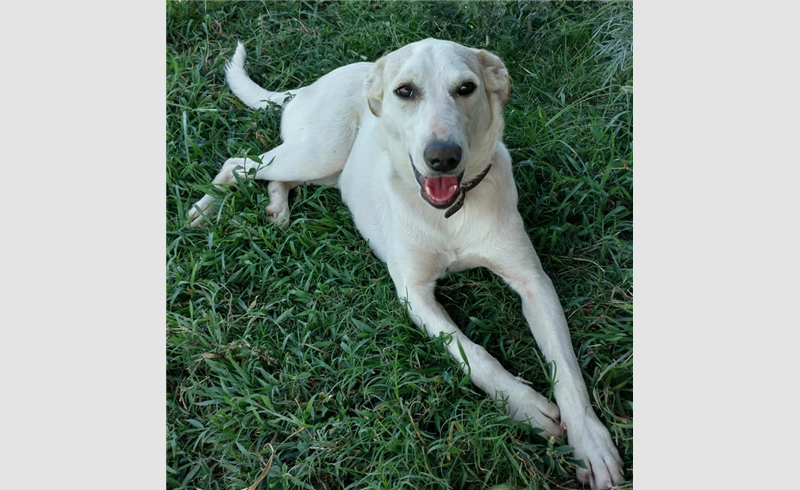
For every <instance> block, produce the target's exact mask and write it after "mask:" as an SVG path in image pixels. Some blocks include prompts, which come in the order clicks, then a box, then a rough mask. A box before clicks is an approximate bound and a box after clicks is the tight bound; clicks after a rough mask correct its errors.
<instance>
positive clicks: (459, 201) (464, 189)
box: [444, 163, 492, 219]
mask: <svg viewBox="0 0 800 490" xmlns="http://www.w3.org/2000/svg"><path fill="white" fill-rule="evenodd" d="M491 168H492V164H491V163H490V164H489V166H488V167H486V169H485V170H484V171H483V172H481V173H480V175H478V176H477V177H475V178H474V179H472V180H470V181H469V182H467V183H466V184H462V185H461V192H459V194H458V198H457V199H456V202H455V203H454V204H453V205H452V206H450V208H449V209H448V210H447V211H446V212H445V213H444V217H445V219H447V218H449V217H450V216H453V215H454V214H456V212H458V210H459V209H461V208H462V207H464V199H465V198H466V196H467V191H468V190H471V189H474V188H475V186H477V185H478V184H480V183H481V181H482V180H483V178H484V177H486V174H488V173H489V170H491Z"/></svg>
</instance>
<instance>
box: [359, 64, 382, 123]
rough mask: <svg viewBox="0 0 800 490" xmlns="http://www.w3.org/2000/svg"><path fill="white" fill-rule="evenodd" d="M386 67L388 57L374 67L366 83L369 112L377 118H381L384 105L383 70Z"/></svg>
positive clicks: (365, 93) (365, 92)
mask: <svg viewBox="0 0 800 490" xmlns="http://www.w3.org/2000/svg"><path fill="white" fill-rule="evenodd" d="M384 66H386V57H385V56H384V57H383V58H381V59H379V60H378V61H376V62H375V64H374V65H373V66H372V71H370V72H369V76H367V79H366V80H365V81H364V96H365V97H366V98H367V104H369V110H370V111H372V114H374V115H375V117H381V106H382V105H383V68H384Z"/></svg>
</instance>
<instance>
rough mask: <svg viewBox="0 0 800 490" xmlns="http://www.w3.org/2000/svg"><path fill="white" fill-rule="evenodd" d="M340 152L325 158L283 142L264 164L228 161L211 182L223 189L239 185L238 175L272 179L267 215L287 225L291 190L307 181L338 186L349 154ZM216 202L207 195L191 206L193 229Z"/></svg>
mask: <svg viewBox="0 0 800 490" xmlns="http://www.w3.org/2000/svg"><path fill="white" fill-rule="evenodd" d="M339 153H340V154H343V155H342V156H338V155H337V157H336V158H330V157H329V158H323V157H321V156H320V154H317V152H316V151H313V148H312V147H309V146H305V147H304V146H302V145H301V144H299V143H284V144H282V145H280V146H277V147H275V148H273V149H272V150H270V151H268V152H267V153H264V154H263V155H261V157H260V159H261V162H262V163H258V162H256V161H255V160H252V159H249V158H230V159H228V160H227V161H226V162H225V163H224V164H223V165H222V170H221V171H220V172H219V173H218V174H217V176H216V177H215V178H214V180H213V181H212V183H213V184H214V185H215V186H216V187H217V188H218V189H220V190H224V189H225V186H226V185H232V184H235V183H236V176H237V175H238V176H239V177H240V178H242V179H246V178H256V179H260V180H269V181H270V186H269V189H268V190H269V195H270V205H269V206H268V207H267V209H266V212H267V214H268V215H269V216H270V222H276V221H278V220H280V221H281V224H285V222H287V221H288V218H289V204H288V192H289V190H290V189H292V188H294V187H296V186H297V185H299V184H301V183H306V182H308V183H315V184H335V183H336V181H337V179H338V175H339V174H340V173H341V171H342V168H344V163H345V161H346V152H339ZM322 154H323V155H324V154H325V153H324V152H322ZM213 202H214V197H213V196H211V195H209V194H206V195H205V196H203V197H202V198H201V199H200V200H199V201H197V203H195V205H194V206H192V208H191V209H190V210H189V213H188V215H187V219H188V220H189V224H190V226H198V225H200V224H201V223H202V222H203V221H204V215H205V214H206V211H208V209H209V208H210V206H211V204H212V203H213Z"/></svg>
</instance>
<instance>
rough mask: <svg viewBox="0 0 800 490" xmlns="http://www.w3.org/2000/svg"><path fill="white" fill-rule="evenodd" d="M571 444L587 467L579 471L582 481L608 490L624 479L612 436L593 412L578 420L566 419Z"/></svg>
mask: <svg viewBox="0 0 800 490" xmlns="http://www.w3.org/2000/svg"><path fill="white" fill-rule="evenodd" d="M565 425H566V431H567V441H568V443H569V445H570V446H572V447H574V448H575V452H574V453H573V454H574V456H575V457H576V458H577V459H582V460H583V463H584V464H585V465H586V468H585V469H584V468H578V473H577V476H578V480H579V481H580V482H581V483H583V484H589V485H591V487H592V489H595V490H607V489H610V488H614V487H615V486H616V485H619V484H620V483H621V482H622V481H623V480H624V478H623V467H622V459H621V458H620V457H619V453H618V452H617V448H616V447H615V446H614V443H613V442H612V441H611V434H609V432H608V429H606V427H605V426H604V425H603V423H602V422H600V420H599V419H598V418H597V416H596V415H595V414H594V413H592V414H591V415H588V416H583V417H580V418H577V419H576V420H565Z"/></svg>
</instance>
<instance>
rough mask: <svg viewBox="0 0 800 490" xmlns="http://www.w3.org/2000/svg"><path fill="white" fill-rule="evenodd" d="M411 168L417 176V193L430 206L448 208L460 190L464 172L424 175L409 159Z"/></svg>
mask: <svg viewBox="0 0 800 490" xmlns="http://www.w3.org/2000/svg"><path fill="white" fill-rule="evenodd" d="M409 160H410V156H409ZM411 168H413V169H414V177H416V178H417V183H418V184H419V188H420V189H419V194H420V195H421V196H422V198H423V199H425V201H427V203H428V204H430V205H431V206H433V207H435V208H437V209H444V208H448V207H450V205H451V204H453V203H454V202H455V200H456V199H457V198H458V194H459V192H460V191H461V178H462V177H463V176H464V172H461V173H460V174H458V175H441V176H438V177H426V176H424V175H422V174H421V173H419V170H417V167H416V165H414V161H413V160H411Z"/></svg>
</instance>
